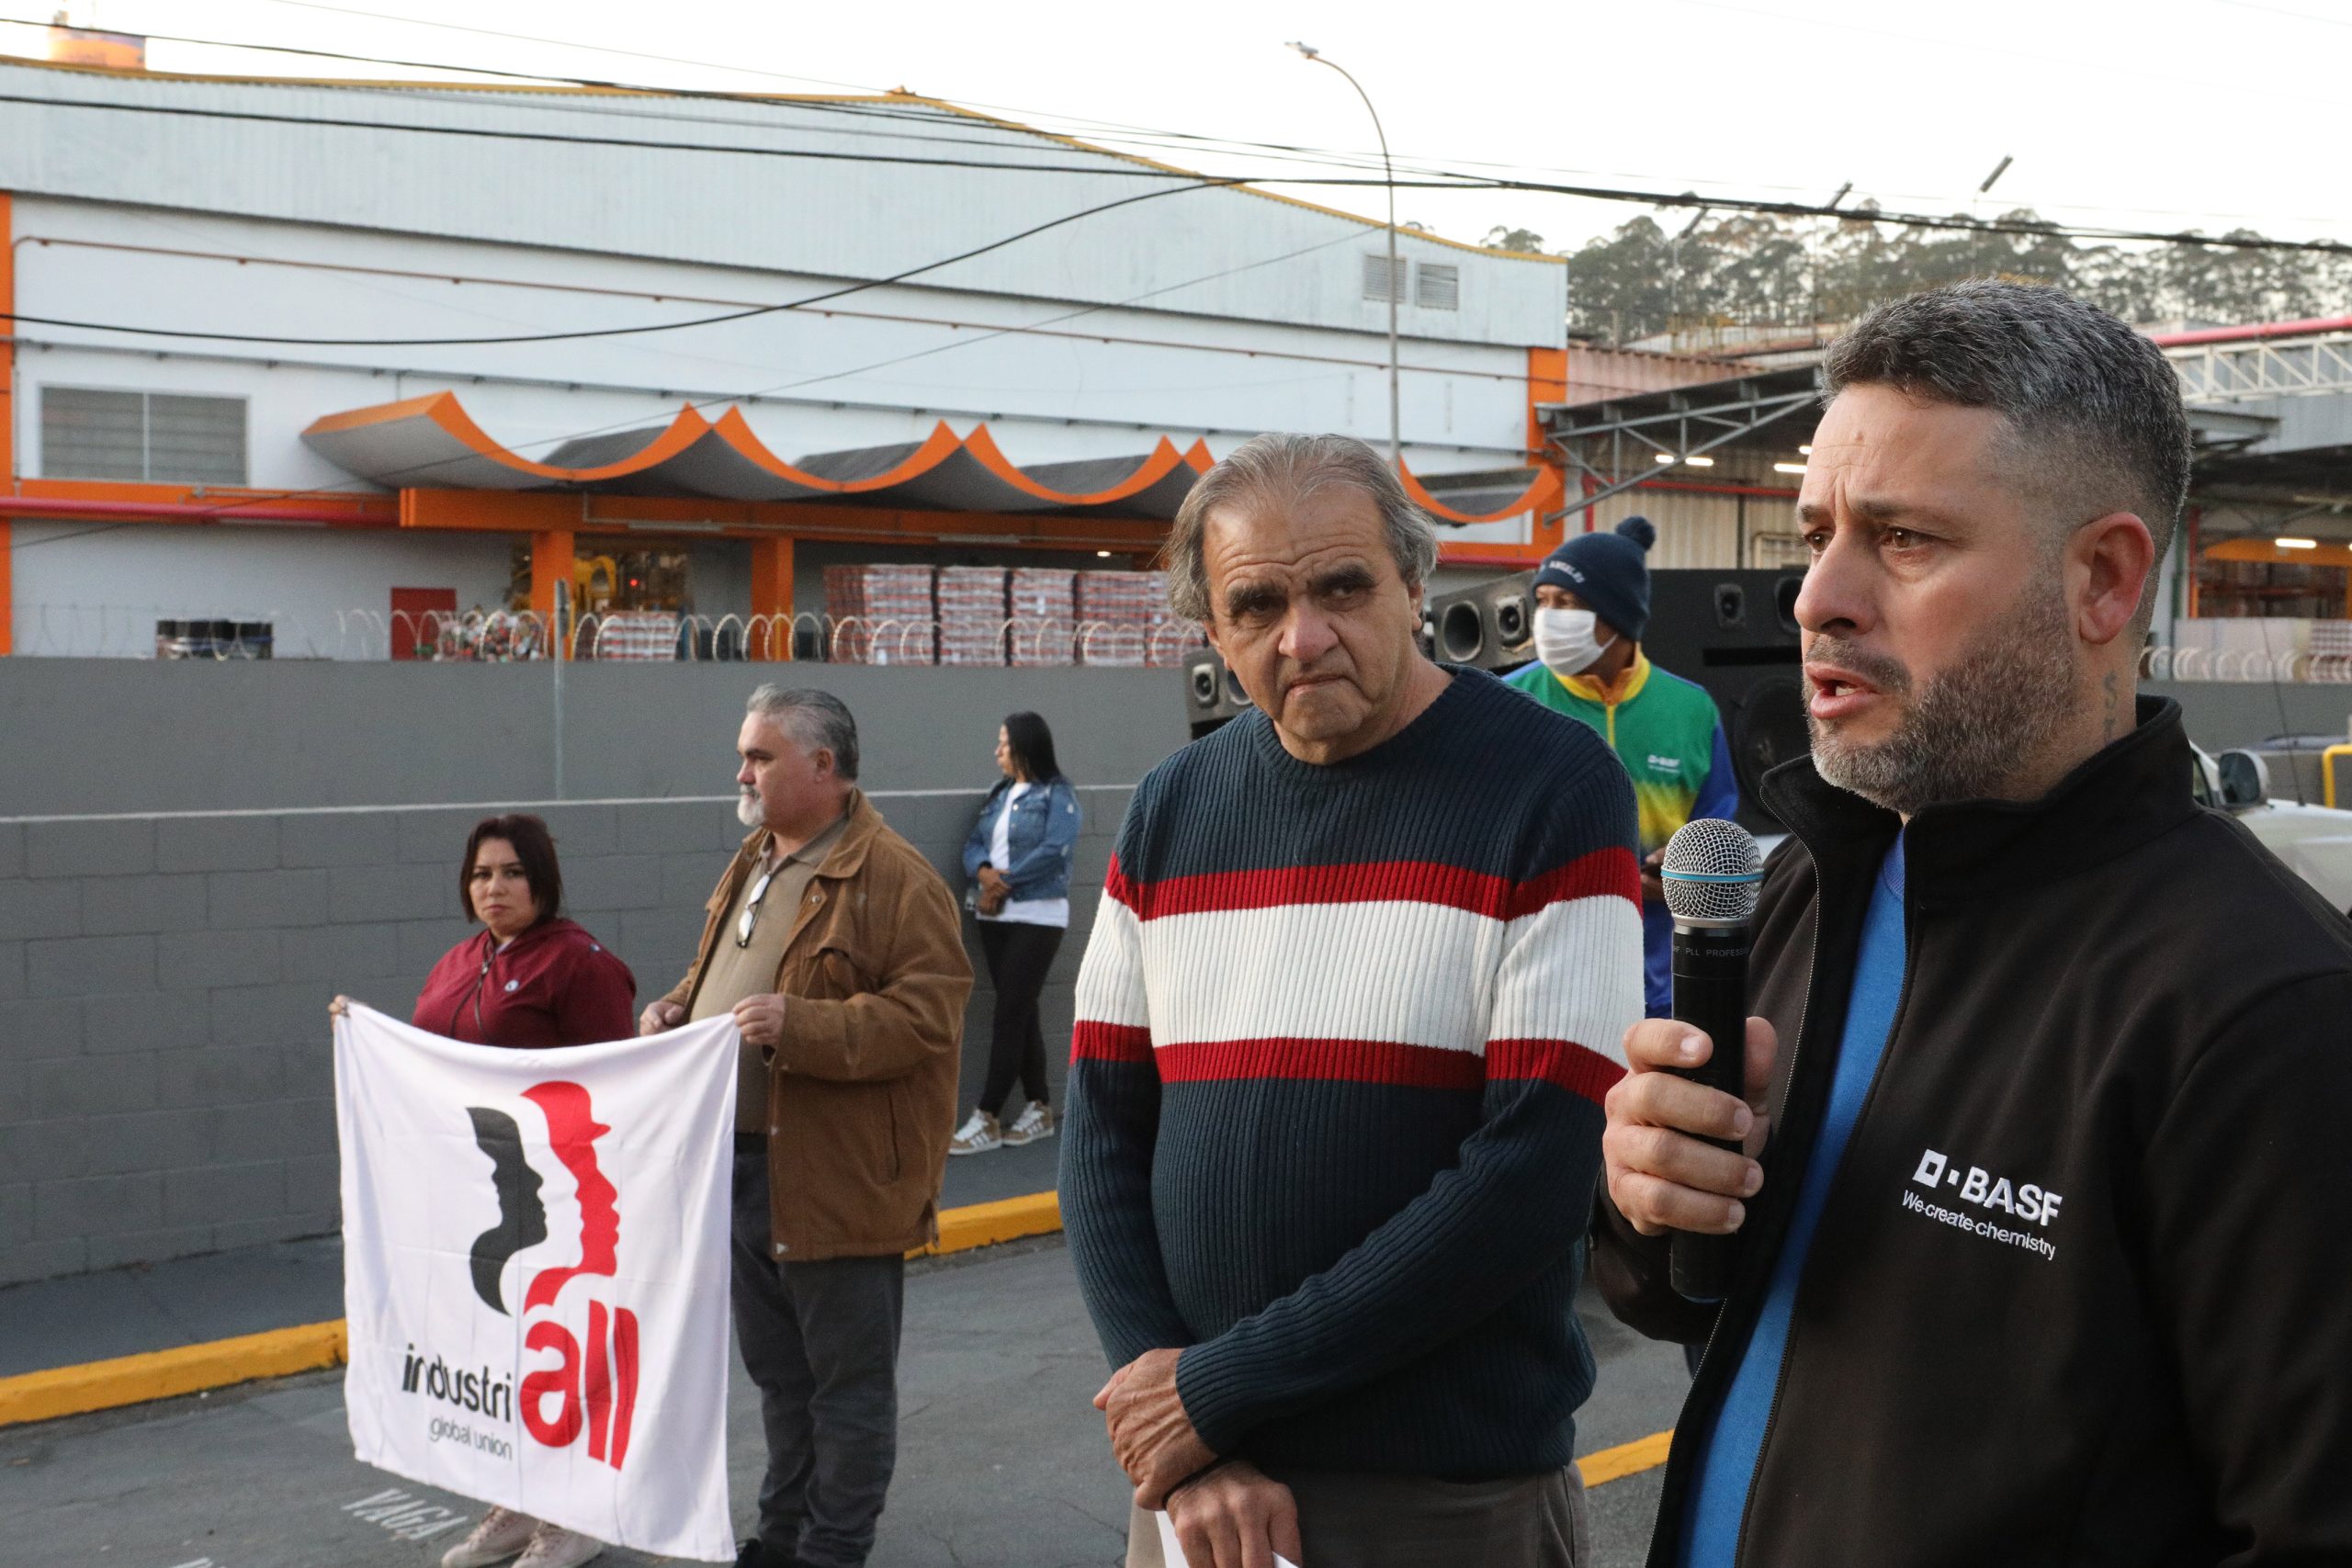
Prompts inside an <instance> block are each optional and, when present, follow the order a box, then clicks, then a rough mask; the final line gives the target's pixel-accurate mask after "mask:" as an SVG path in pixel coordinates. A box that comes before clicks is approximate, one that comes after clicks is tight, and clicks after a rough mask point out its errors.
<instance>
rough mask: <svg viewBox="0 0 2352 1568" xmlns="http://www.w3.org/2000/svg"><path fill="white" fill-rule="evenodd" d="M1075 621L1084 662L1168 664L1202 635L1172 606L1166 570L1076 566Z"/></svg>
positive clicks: (1196, 644) (1196, 643) (1129, 665)
mask: <svg viewBox="0 0 2352 1568" xmlns="http://www.w3.org/2000/svg"><path fill="white" fill-rule="evenodd" d="M1078 623H1079V646H1080V659H1081V660H1083V661H1084V662H1086V663H1088V664H1103V665H1114V666H1119V667H1123V668H1126V669H1135V668H1137V667H1139V666H1142V665H1147V664H1148V665H1155V666H1172V665H1177V664H1181V663H1182V662H1183V661H1184V652H1185V650H1186V649H1193V648H1198V647H1200V646H1201V643H1202V641H1203V638H1202V637H1201V632H1200V628H1199V627H1197V626H1190V625H1187V624H1185V623H1182V622H1180V621H1177V620H1176V619H1175V618H1174V616H1173V615H1172V614H1171V613H1170V610H1169V608H1168V574H1167V573H1166V572H1164V571H1081V572H1080V573H1079V574H1078Z"/></svg>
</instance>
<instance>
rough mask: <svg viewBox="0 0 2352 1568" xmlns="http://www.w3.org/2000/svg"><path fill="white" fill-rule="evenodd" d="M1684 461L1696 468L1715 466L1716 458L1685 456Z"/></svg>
mask: <svg viewBox="0 0 2352 1568" xmlns="http://www.w3.org/2000/svg"><path fill="white" fill-rule="evenodd" d="M1682 461H1683V462H1684V463H1685V464H1687V465H1689V466H1690V467H1691V468H1713V467H1714V466H1715V460H1714V459H1713V457H1685V458H1683V459H1682Z"/></svg>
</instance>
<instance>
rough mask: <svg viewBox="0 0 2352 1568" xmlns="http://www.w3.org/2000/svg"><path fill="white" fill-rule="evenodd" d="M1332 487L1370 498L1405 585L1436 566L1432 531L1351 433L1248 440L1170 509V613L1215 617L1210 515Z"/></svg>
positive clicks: (1414, 584)
mask: <svg viewBox="0 0 2352 1568" xmlns="http://www.w3.org/2000/svg"><path fill="white" fill-rule="evenodd" d="M1332 484H1340V485H1353V486H1354V487H1355V488H1356V489H1358V490H1360V491H1363V492H1364V493H1365V494H1366V495H1369V496H1370V497H1372V502H1373V504H1374V506H1375V507H1377V508H1379V511H1380V522H1381V529H1382V532H1383V533H1385V535H1386V536H1387V539H1388V553H1389V554H1390V555H1392V556H1394V557H1395V558H1396V559H1397V574H1398V575H1399V576H1401V577H1402V578H1404V580H1405V586H1406V587H1408V588H1418V587H1419V586H1420V585H1421V584H1422V583H1425V582H1427V581H1429V580H1430V572H1431V571H1433V570H1436V568H1437V530H1436V529H1435V528H1433V527H1432V526H1430V520H1429V518H1428V517H1427V516H1426V515H1424V514H1423V513H1422V511H1421V509H1420V508H1419V507H1418V506H1416V505H1414V504H1413V498H1412V497H1411V496H1409V495H1407V494H1406V493H1405V486H1404V483H1403V481H1401V480H1399V479H1397V470H1396V469H1394V468H1390V467H1389V466H1388V462H1387V460H1386V459H1385V458H1384V457H1381V456H1380V454H1379V453H1377V452H1375V451H1374V450H1373V449H1372V448H1371V447H1369V446H1365V445H1364V444H1363V442H1361V441H1358V440H1357V439H1356V438H1355V437H1354V436H1352V435H1253V436H1251V437H1250V439H1249V440H1247V441H1245V442H1243V443H1242V444H1241V445H1240V446H1237V447H1235V448H1234V449H1233V450H1232V452H1230V453H1229V454H1227V457H1226V459H1225V461H1223V462H1221V463H1219V464H1218V465H1217V466H1216V467H1215V468H1211V469H1210V470H1209V471H1208V472H1207V473H1205V474H1203V475H1202V476H1201V477H1200V479H1199V481H1198V482H1196V483H1195V484H1194V485H1193V489H1192V491H1191V493H1189V494H1187V495H1186V496H1185V497H1184V504H1183V505H1182V506H1180V507H1178V508H1177V509H1176V521H1175V523H1174V525H1172V526H1170V529H1169V530H1168V547H1167V550H1166V552H1165V554H1164V556H1163V559H1164V560H1165V561H1166V563H1167V567H1168V605H1169V608H1170V609H1172V610H1174V611H1175V612H1176V614H1177V615H1180V616H1182V617H1183V618H1184V619H1185V620H1188V621H1209V620H1213V619H1215V618H1216V617H1215V615H1214V612H1213V610H1212V607H1211V605H1210V604H1209V577H1208V567H1207V565H1206V564H1205V562H1204V559H1203V555H1204V549H1203V542H1204V536H1205V535H1206V533H1207V531H1208V518H1209V513H1212V512H1214V511H1216V509H1217V508H1218V507H1220V506H1229V505H1232V504H1233V503H1234V502H1239V501H1243V500H1246V499H1258V498H1263V497H1268V496H1278V495H1282V496H1306V495H1310V494H1312V493H1313V492H1314V491H1317V490H1319V489H1321V488H1322V487H1323V486H1325V485H1332Z"/></svg>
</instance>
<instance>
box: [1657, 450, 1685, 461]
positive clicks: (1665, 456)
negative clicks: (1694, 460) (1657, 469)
mask: <svg viewBox="0 0 2352 1568" xmlns="http://www.w3.org/2000/svg"><path fill="white" fill-rule="evenodd" d="M1680 460H1681V459H1679V458H1678V457H1675V455H1674V454H1673V453H1671V452H1660V453H1659V454H1658V455H1657V458H1656V459H1655V461H1657V462H1659V463H1674V462H1679V461H1680Z"/></svg>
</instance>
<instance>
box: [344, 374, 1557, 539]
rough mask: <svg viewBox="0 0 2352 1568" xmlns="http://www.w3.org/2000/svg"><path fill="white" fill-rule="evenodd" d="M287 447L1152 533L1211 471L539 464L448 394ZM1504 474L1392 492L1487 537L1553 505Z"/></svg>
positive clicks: (417, 468) (634, 445)
mask: <svg viewBox="0 0 2352 1568" xmlns="http://www.w3.org/2000/svg"><path fill="white" fill-rule="evenodd" d="M302 440H303V443H304V445H306V446H309V447H311V450H313V451H315V452H317V453H319V454H320V455H321V456H322V457H325V458H327V460H328V461H330V462H332V463H334V464H335V465H336V466H338V467H340V468H345V469H346V470H348V471H349V472H351V473H354V474H356V475H358V476H359V477H360V478H362V479H369V480H372V481H374V482H375V483H378V484H380V485H383V486H385V487H386V488H388V489H394V490H399V489H425V490H452V489H455V490H496V491H523V490H559V489H560V490H585V491H601V492H604V493H606V494H619V495H686V496H708V497H711V498H714V499H718V500H727V501H769V502H774V501H831V502H876V503H880V504H887V505H893V506H914V507H923V508H927V509H933V510H938V511H945V512H979V513H986V512H1002V513H1039V512H1057V511H1072V512H1086V513H1094V514H1096V515H1099V516H1106V517H1143V518H1159V519H1167V518H1171V517H1173V516H1175V515H1176V509H1177V507H1178V506H1179V505H1180V504H1182V502H1183V499H1184V497H1185V495H1186V494H1187V493H1188V492H1189V491H1191V490H1192V488H1193V480H1194V479H1197V478H1198V477H1199V476H1200V475H1201V474H1203V473H1205V472H1206V471H1207V470H1208V468H1210V466H1211V465H1212V464H1213V463H1214V462H1215V458H1213V457H1211V456H1210V454H1209V450H1208V447H1207V446H1206V445H1205V444H1204V443H1203V442H1200V441H1194V442H1193V445H1192V446H1190V447H1189V448H1186V449H1183V450H1181V451H1180V450H1179V449H1178V448H1177V446H1176V444H1175V443H1174V442H1172V441H1170V439H1169V438H1168V437H1166V436H1164V435H1163V436H1161V437H1160V438H1159V442H1158V444H1157V445H1156V446H1153V448H1152V449H1151V450H1150V451H1149V452H1148V453H1145V454H1143V455H1142V456H1139V457H1110V458H1090V459H1085V460H1082V461H1078V462H1057V463H1040V464H1036V465H1034V466H1031V467H1027V468H1023V467H1019V466H1017V465H1015V464H1014V463H1013V462H1012V459H1010V458H1009V457H1006V456H1005V455H1004V453H1003V451H1002V449H1001V448H1000V447H999V446H998V445H997V442H996V437H995V436H994V435H992V434H990V433H989V427H988V426H987V425H985V424H980V425H976V426H974V427H973V428H972V430H971V431H970V432H969V433H968V434H963V435H958V434H956V432H955V431H954V430H952V429H951V428H949V427H948V426H947V425H946V424H945V423H940V424H938V425H936V426H934V427H933V430H932V433H931V434H930V435H929V437H927V438H926V439H924V440H922V441H921V442H911V443H899V444H895V445H891V446H866V447H858V448H854V449H853V450H850V451H843V452H820V453H816V454H813V455H810V456H805V457H797V458H786V457H782V456H780V455H778V454H777V453H776V452H775V450H774V449H773V448H771V447H769V446H767V445H766V444H765V443H764V442H763V441H762V440H761V439H760V437H759V436H758V435H757V434H754V433H753V432H752V427H751V424H750V423H748V422H747V421H746V420H745V419H744V417H743V414H742V412H741V410H740V409H733V408H730V409H729V410H727V411H726V412H724V413H722V414H721V415H720V416H719V417H718V419H717V420H715V421H714V420H711V419H708V418H706V417H705V416H704V415H703V413H702V412H700V411H699V410H697V409H695V408H694V407H693V406H691V405H689V406H687V407H684V408H682V409H680V410H679V412H678V415H677V417H676V418H675V419H673V420H672V421H671V422H670V423H669V424H667V425H665V426H662V428H660V429H652V430H649V429H642V428H640V429H636V430H628V431H619V432H614V433H610V434H598V435H594V436H586V437H581V438H575V439H573V440H571V441H567V442H564V443H563V444H562V445H560V446H557V447H556V448H555V449H554V450H552V451H551V452H549V453H548V456H547V457H546V458H545V459H544V460H542V459H538V458H534V457H526V456H524V455H523V454H522V453H520V452H518V451H515V449H513V448H512V447H509V446H504V445H503V444H501V443H500V442H498V441H496V440H494V439H493V438H492V436H490V435H489V434H487V433H486V432H484V431H483V430H482V428H481V425H479V424H478V423H475V421H474V418H473V416H472V415H471V414H469V413H468V412H466V410H465V407H464V406H463V404H461V403H460V402H459V401H458V397H457V394H455V393H453V392H434V393H431V394H429V395H427V396H424V397H421V398H409V399H405V400H401V401H399V402H392V403H379V404H376V405H374V406H372V407H368V408H362V409H353V410H350V411H349V412H344V413H337V414H329V415H327V416H326V417H325V418H323V419H320V420H318V421H316V422H314V423H312V424H311V427H310V428H309V429H307V430H305V431H304V432H303V433H302ZM1514 473H1515V474H1516V475H1517V482H1516V483H1514V482H1513V478H1512V476H1511V475H1476V476H1460V477H1459V478H1461V479H1473V480H1476V483H1475V484H1473V485H1471V486H1469V487H1467V488H1459V489H1448V488H1446V487H1447V485H1448V483H1449V481H1450V480H1454V479H1456V478H1457V477H1456V476H1447V477H1446V478H1444V479H1436V480H1434V481H1432V482H1434V483H1436V484H1437V485H1438V486H1439V487H1440V488H1439V489H1438V491H1435V492H1434V493H1433V492H1432V491H1431V490H1430V488H1429V486H1428V485H1427V484H1425V483H1424V482H1423V481H1422V480H1421V479H1419V478H1417V477H1416V476H1415V475H1414V474H1413V473H1412V472H1411V471H1410V470H1409V469H1408V470H1405V471H1404V473H1403V474H1402V476H1401V477H1402V479H1403V480H1404V483H1405V488H1406V490H1407V491H1408V493H1410V494H1411V495H1412V497H1413V499H1414V500H1415V501H1417V502H1419V503H1420V504H1421V505H1422V507H1423V508H1424V509H1426V510H1427V511H1428V512H1429V513H1430V514H1431V515H1432V516H1434V517H1436V518H1438V519H1439V520H1441V521H1442V522H1447V523H1457V524H1469V523H1493V522H1500V521H1502V520H1503V519H1505V518H1509V517H1516V516H1518V515H1519V514H1521V513H1524V512H1527V511H1529V510H1531V509H1534V508H1539V507H1548V506H1554V505H1556V504H1557V503H1558V502H1559V499H1560V483H1559V476H1558V474H1557V473H1556V472H1555V470H1553V469H1550V468H1539V469H1534V470H1532V471H1529V470H1516V471H1514ZM1457 502H1460V503H1461V504H1457ZM1474 506H1475V507H1476V508H1477V509H1476V510H1472V507H1474Z"/></svg>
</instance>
